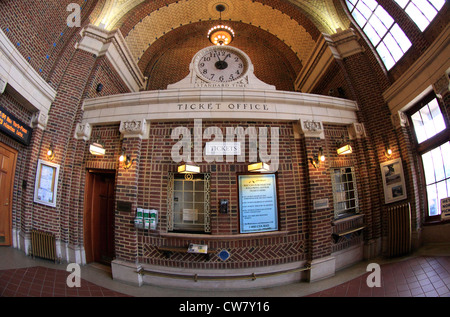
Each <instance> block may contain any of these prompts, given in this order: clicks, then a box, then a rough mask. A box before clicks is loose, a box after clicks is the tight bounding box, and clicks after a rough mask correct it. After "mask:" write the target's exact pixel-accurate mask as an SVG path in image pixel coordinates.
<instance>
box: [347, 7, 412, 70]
mask: <svg viewBox="0 0 450 317" xmlns="http://www.w3.org/2000/svg"><path fill="white" fill-rule="evenodd" d="M343 1H344V3H345V5H344V6H345V8H346V9H347V12H348V14H349V17H350V19H351V20H352V21H353V23H354V25H355V26H356V27H357V28H358V29H359V30H360V32H361V34H362V35H363V37H364V38H365V40H366V43H367V44H368V45H370V46H371V47H372V51H374V53H375V56H376V57H377V59H378V61H379V63H380V64H381V65H382V66H383V67H384V69H385V70H386V71H390V70H392V69H393V68H394V67H395V66H396V65H397V64H398V63H399V62H400V60H402V59H403V57H404V56H405V55H406V54H407V52H408V51H409V50H410V49H411V47H412V42H411V40H410V39H409V38H408V36H407V35H406V33H405V32H404V31H403V29H402V28H401V27H400V25H399V24H398V23H397V21H396V20H395V19H394V18H393V17H392V16H391V14H390V13H389V12H388V11H387V10H386V9H385V8H384V7H383V6H382V5H381V4H379V3H378V1H377V0H374V1H375V2H376V3H377V6H376V7H375V9H374V10H372V13H371V14H370V16H369V17H368V18H366V17H364V18H365V19H366V22H365V23H364V25H362V26H361V25H360V24H359V23H358V21H357V20H356V18H355V16H354V15H353V13H352V12H353V11H354V10H356V9H357V8H356V5H357V4H358V2H359V1H362V2H363V3H364V0H356V1H357V2H356V4H355V5H353V4H352V3H350V5H351V6H353V9H350V7H349V4H348V2H351V1H350V0H343ZM352 1H353V0H352ZM364 4H365V3H364ZM378 7H381V8H382V9H383V10H384V11H385V12H386V13H387V14H388V15H389V17H390V18H391V19H392V21H393V22H392V24H391V25H390V26H389V28H388V27H386V25H385V24H384V22H385V21H382V20H381V19H380V17H379V16H378V15H377V14H376V13H375V11H376V10H377V9H378ZM369 9H370V8H369ZM358 12H359V10H358ZM373 16H375V17H376V18H377V19H379V20H380V22H381V23H382V24H383V25H384V26H385V28H386V30H387V31H386V32H385V33H384V34H383V36H380V40H379V41H378V43H377V44H376V45H375V44H374V43H373V42H372V40H371V39H370V37H369V35H368V34H367V33H366V31H365V30H364V27H366V26H367V24H369V20H370V19H371V18H372V17H373ZM370 26H372V24H370ZM394 27H397V28H398V29H399V30H400V31H401V32H402V33H403V35H404V37H405V38H406V39H407V40H408V41H409V47H408V48H407V49H406V50H405V51H403V45H401V44H400V41H399V39H398V38H396V37H394V33H393V32H391V31H392V30H393V29H394ZM388 36H390V37H392V38H393V40H394V41H395V42H396V44H397V46H398V49H399V50H400V51H402V55H401V57H400V58H398V59H396V57H395V54H394V53H393V50H391V49H389V48H388V46H387V43H386V42H385V39H387V38H388ZM379 47H380V49H382V47H384V48H386V49H387V54H389V56H390V59H392V60H393V62H394V63H393V64H392V65H390V66H389V64H388V62H387V60H386V62H385V61H384V59H383V57H382V56H381V54H380V52H379V51H378V48H379Z"/></svg>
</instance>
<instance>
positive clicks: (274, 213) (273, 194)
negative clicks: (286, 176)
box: [238, 174, 278, 233]
mask: <svg viewBox="0 0 450 317" xmlns="http://www.w3.org/2000/svg"><path fill="white" fill-rule="evenodd" d="M275 177H276V176H275V174H255V175H239V177H238V179H239V211H240V232H241V233H254V232H266V231H275V230H278V210H277V209H278V208H277V188H276V178H275Z"/></svg>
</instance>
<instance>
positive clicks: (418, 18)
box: [405, 4, 430, 31]
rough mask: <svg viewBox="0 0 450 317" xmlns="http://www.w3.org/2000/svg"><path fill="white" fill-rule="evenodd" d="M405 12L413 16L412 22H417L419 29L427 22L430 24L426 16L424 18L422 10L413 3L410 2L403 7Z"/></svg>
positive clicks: (424, 27)
mask: <svg viewBox="0 0 450 317" xmlns="http://www.w3.org/2000/svg"><path fill="white" fill-rule="evenodd" d="M405 12H406V13H407V14H408V15H409V16H410V17H414V22H415V23H416V24H417V26H418V27H419V29H420V30H421V31H423V30H425V29H426V28H427V26H428V24H430V21H429V20H428V19H427V18H425V16H424V15H423V14H422V12H421V11H420V10H419V9H418V8H417V7H416V6H415V5H414V4H410V5H409V6H408V7H407V8H406V9H405Z"/></svg>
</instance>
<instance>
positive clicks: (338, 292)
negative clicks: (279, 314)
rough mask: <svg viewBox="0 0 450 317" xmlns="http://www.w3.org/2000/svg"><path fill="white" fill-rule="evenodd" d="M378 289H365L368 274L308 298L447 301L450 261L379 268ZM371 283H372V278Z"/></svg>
mask: <svg viewBox="0 0 450 317" xmlns="http://www.w3.org/2000/svg"><path fill="white" fill-rule="evenodd" d="M380 268H381V270H380V273H381V287H368V286H367V278H368V277H369V275H370V274H371V273H370V272H368V273H366V274H364V275H362V276H360V277H358V278H355V279H352V280H350V281H348V282H346V283H343V284H340V285H337V286H334V287H331V288H329V289H326V290H323V291H320V292H318V293H314V294H311V295H308V296H309V297H450V257H448V256H437V257H431V256H427V257H415V258H411V259H407V260H405V261H400V262H396V263H389V264H384V265H381V267H380ZM370 280H372V281H373V279H372V276H370Z"/></svg>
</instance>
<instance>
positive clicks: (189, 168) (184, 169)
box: [178, 163, 200, 174]
mask: <svg viewBox="0 0 450 317" xmlns="http://www.w3.org/2000/svg"><path fill="white" fill-rule="evenodd" d="M178 173H181V174H198V173H200V167H199V166H196V165H193V164H187V163H185V164H182V165H180V166H178Z"/></svg>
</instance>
